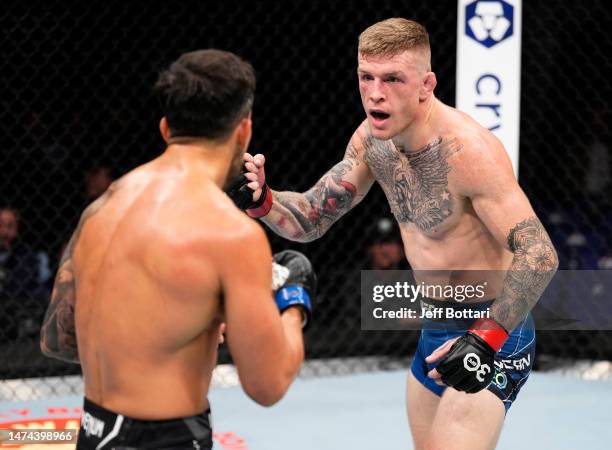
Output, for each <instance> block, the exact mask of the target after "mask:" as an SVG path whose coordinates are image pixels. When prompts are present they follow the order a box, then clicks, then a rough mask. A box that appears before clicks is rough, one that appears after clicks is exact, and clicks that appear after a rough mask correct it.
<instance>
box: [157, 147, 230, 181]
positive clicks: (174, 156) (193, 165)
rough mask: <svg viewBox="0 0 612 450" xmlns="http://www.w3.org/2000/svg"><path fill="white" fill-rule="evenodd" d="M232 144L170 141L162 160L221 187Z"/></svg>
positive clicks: (228, 166)
mask: <svg viewBox="0 0 612 450" xmlns="http://www.w3.org/2000/svg"><path fill="white" fill-rule="evenodd" d="M232 144H233V143H223V144H210V143H208V142H199V141H198V142H195V143H192V142H190V143H184V142H172V141H170V142H168V147H167V148H166V151H165V152H164V155H163V158H164V159H165V160H166V161H168V162H169V163H171V164H172V165H174V166H175V167H176V168H178V169H180V170H182V171H186V172H187V171H189V172H192V173H193V172H198V173H200V174H202V176H204V177H207V178H209V179H210V180H211V181H213V182H214V183H215V184H216V185H217V186H219V187H223V185H224V183H225V178H226V177H227V173H228V171H229V168H230V164H231V156H230V155H231V154H233V151H234V150H233V149H232Z"/></svg>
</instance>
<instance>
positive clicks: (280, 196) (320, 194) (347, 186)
mask: <svg viewBox="0 0 612 450" xmlns="http://www.w3.org/2000/svg"><path fill="white" fill-rule="evenodd" d="M353 152H354V150H353V149H352V146H351V145H349V148H347V155H348V156H349V158H346V159H344V160H342V161H341V162H339V163H338V164H336V165H335V166H334V167H333V168H332V169H331V170H330V171H329V172H327V173H326V174H325V175H324V176H323V177H322V178H321V179H320V180H319V181H318V182H317V184H315V185H314V186H313V187H312V188H311V189H310V190H309V191H307V192H306V193H305V194H304V195H299V194H298V195H295V194H293V195H291V194H292V193H285V192H276V193H275V201H276V202H278V203H279V204H280V205H281V206H282V207H284V208H285V209H286V210H287V211H288V212H289V213H290V214H291V215H292V216H293V217H294V218H295V220H296V222H297V223H298V224H299V227H300V228H301V229H300V230H299V233H300V236H299V237H300V238H304V239H305V240H312V239H316V238H318V237H320V236H322V235H323V234H324V233H325V232H326V231H327V230H328V229H329V227H330V226H331V225H332V224H333V223H334V222H335V221H336V220H337V219H338V218H340V217H341V216H342V215H343V214H345V213H346V212H347V211H349V210H350V209H351V206H352V204H353V200H354V199H355V196H356V195H357V188H356V187H355V185H353V184H352V183H350V182H349V181H347V180H345V179H344V176H345V175H346V174H347V173H348V172H350V171H351V170H352V169H353V168H354V167H356V166H357V165H358V164H359V162H358V160H357V159H356V158H355V157H351V155H353ZM275 231H277V230H275ZM280 231H282V230H280V229H279V230H278V232H280Z"/></svg>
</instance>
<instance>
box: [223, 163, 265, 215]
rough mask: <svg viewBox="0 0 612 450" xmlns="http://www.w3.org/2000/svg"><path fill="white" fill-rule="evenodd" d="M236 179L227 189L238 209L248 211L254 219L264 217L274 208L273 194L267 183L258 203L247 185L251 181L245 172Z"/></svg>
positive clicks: (263, 187)
mask: <svg viewBox="0 0 612 450" xmlns="http://www.w3.org/2000/svg"><path fill="white" fill-rule="evenodd" d="M244 170H246V169H243V173H241V174H240V175H238V177H236V180H234V182H233V183H232V184H231V185H230V186H229V188H227V190H226V191H225V192H226V194H227V195H228V196H229V198H231V199H232V200H233V201H234V203H235V204H236V206H237V207H238V209H241V210H242V211H246V212H247V214H248V215H249V216H251V217H253V218H258V217H263V216H265V215H266V214H268V212H270V209H271V208H272V192H270V188H268V185H267V184H266V183H264V184H263V186H262V187H261V195H260V196H259V198H258V199H257V201H254V200H253V190H252V189H251V188H250V187H248V186H247V185H248V184H249V183H250V181H249V179H248V178H247V177H246V176H245V175H244V174H245V172H244Z"/></svg>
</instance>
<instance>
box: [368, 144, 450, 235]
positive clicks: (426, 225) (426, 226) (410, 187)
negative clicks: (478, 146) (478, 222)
mask: <svg viewBox="0 0 612 450" xmlns="http://www.w3.org/2000/svg"><path fill="white" fill-rule="evenodd" d="M457 150H458V146H457V145H456V144H454V143H453V142H445V141H443V140H442V139H441V138H439V139H438V140H436V141H434V142H432V143H431V144H429V145H427V146H426V147H424V148H423V149H421V150H419V151H418V152H414V153H407V152H406V153H404V152H402V151H401V150H398V149H397V148H396V147H395V146H394V145H393V144H392V143H391V142H390V141H377V140H372V142H371V143H370V145H368V146H366V151H365V154H364V158H365V161H366V163H367V164H368V166H369V167H370V170H371V171H372V174H373V175H374V177H375V178H376V180H377V181H378V183H379V184H380V185H381V187H382V189H383V191H384V192H385V195H386V196H387V200H388V201H389V205H390V206H391V210H392V212H393V214H394V215H395V218H396V219H397V221H398V222H399V223H400V224H412V225H413V226H415V227H416V228H417V229H418V230H419V231H420V232H421V233H424V234H431V233H440V232H443V231H444V230H447V229H449V228H450V227H452V225H453V224H454V223H456V222H457V221H458V220H459V216H460V215H461V212H460V211H461V210H462V201H461V199H460V198H459V197H458V196H457V195H456V194H454V193H453V187H452V185H451V184H450V183H449V173H450V172H451V166H450V165H449V162H448V156H449V154H450V153H451V152H454V151H457Z"/></svg>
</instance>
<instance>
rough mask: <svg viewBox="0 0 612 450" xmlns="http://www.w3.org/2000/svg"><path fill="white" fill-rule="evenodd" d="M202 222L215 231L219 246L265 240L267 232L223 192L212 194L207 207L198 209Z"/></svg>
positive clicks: (206, 204) (217, 190)
mask: <svg viewBox="0 0 612 450" xmlns="http://www.w3.org/2000/svg"><path fill="white" fill-rule="evenodd" d="M198 214H199V215H200V216H201V217H200V221H201V222H206V223H208V225H209V226H210V227H211V228H212V229H214V233H211V235H214V239H215V242H217V243H218V244H219V245H222V246H223V245H232V244H234V243H236V242H244V240H246V239H248V240H256V241H258V240H261V239H265V232H264V231H263V229H262V227H261V225H259V223H258V222H257V221H256V220H253V219H251V218H250V217H249V216H247V215H246V214H245V213H244V212H243V211H240V210H239V209H238V208H236V205H234V202H233V201H232V200H231V199H230V198H229V197H228V196H227V195H226V194H225V193H224V192H223V191H221V190H219V189H215V190H214V192H210V193H209V194H208V196H207V198H206V200H205V207H203V208H199V209H198Z"/></svg>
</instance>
